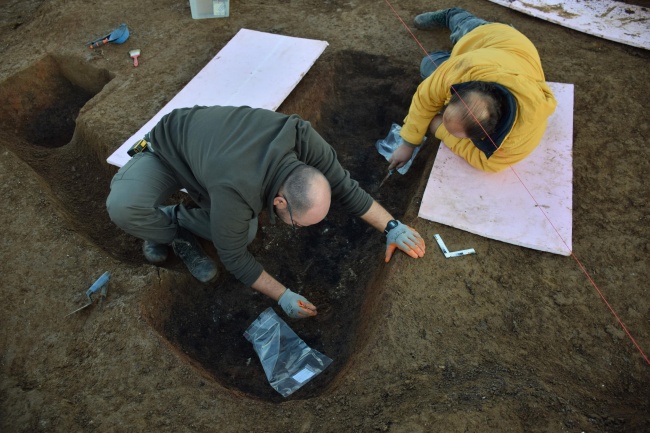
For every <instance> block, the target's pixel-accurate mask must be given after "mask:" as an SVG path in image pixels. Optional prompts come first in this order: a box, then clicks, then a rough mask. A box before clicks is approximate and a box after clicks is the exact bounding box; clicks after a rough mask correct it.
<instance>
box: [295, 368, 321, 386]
mask: <svg viewBox="0 0 650 433" xmlns="http://www.w3.org/2000/svg"><path fill="white" fill-rule="evenodd" d="M314 374H316V373H314V372H313V371H311V370H310V369H309V368H303V369H302V370H300V371H299V372H298V373H296V374H294V375H293V377H292V379H293V380H295V381H296V382H299V383H303V382H304V381H306V380H307V379H309V378H310V377H313V376H314Z"/></svg>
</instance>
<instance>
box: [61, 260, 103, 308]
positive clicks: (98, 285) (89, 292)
mask: <svg viewBox="0 0 650 433" xmlns="http://www.w3.org/2000/svg"><path fill="white" fill-rule="evenodd" d="M110 278H111V273H110V272H109V271H106V272H104V273H103V274H102V276H101V277H99V278H97V281H95V282H94V283H93V285H92V286H90V288H89V289H88V290H86V298H88V302H87V303H86V304H85V305H83V306H82V307H79V308H77V309H76V310H74V311H73V312H72V313H70V314H68V315H66V316H65V317H68V316H70V315H72V314H74V313H76V312H77V311H81V310H83V309H84V308H86V307H88V306H90V305H92V303H93V294H94V293H97V291H98V290H99V289H101V292H100V294H99V302H100V303H101V302H102V301H103V300H104V299H106V292H107V290H108V280H110Z"/></svg>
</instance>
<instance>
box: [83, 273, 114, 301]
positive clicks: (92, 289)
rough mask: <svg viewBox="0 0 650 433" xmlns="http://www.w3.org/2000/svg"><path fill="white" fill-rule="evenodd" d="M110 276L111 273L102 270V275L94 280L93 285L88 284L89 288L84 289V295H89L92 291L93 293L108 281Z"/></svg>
mask: <svg viewBox="0 0 650 433" xmlns="http://www.w3.org/2000/svg"><path fill="white" fill-rule="evenodd" d="M110 278H111V273H110V272H109V271H106V272H104V273H103V274H102V276H101V277H99V278H97V281H95V282H94V283H93V285H92V286H90V289H88V290H87V291H86V295H88V296H90V295H92V294H93V293H95V292H96V291H97V290H99V289H101V288H102V287H103V286H104V285H105V284H106V283H108V280H109V279H110Z"/></svg>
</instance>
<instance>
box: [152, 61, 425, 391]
mask: <svg viewBox="0 0 650 433" xmlns="http://www.w3.org/2000/svg"><path fill="white" fill-rule="evenodd" d="M323 63H324V64H325V65H323V64H322V63H321V64H319V67H317V68H315V69H314V70H312V71H311V72H310V73H309V74H308V75H307V76H306V77H305V78H304V79H303V81H302V82H301V84H300V85H299V86H298V87H297V88H296V90H295V91H294V92H293V94H292V96H291V97H290V98H289V99H288V100H287V101H286V102H285V103H284V105H283V106H282V107H280V110H279V111H281V112H285V113H298V114H300V115H301V116H302V117H303V118H305V119H308V120H310V121H311V122H312V124H313V125H314V126H315V128H316V129H317V130H318V131H319V132H320V133H321V135H323V137H324V138H325V139H326V140H327V141H328V142H329V143H331V144H332V145H333V147H334V148H335V149H336V151H337V154H338V158H339V161H340V162H341V164H342V165H343V167H345V168H346V169H348V170H349V171H350V172H351V175H352V178H354V179H356V180H357V181H359V183H360V185H361V187H362V188H364V189H365V190H366V191H369V192H370V193H371V195H373V197H374V198H375V199H376V200H378V201H379V202H380V203H381V204H382V205H383V206H384V207H386V208H387V209H388V210H389V212H391V213H392V214H393V215H394V216H395V217H396V218H402V217H403V215H404V212H405V211H406V209H407V207H408V206H409V205H410V204H411V202H412V201H413V200H414V199H416V198H415V197H414V193H415V191H416V189H417V188H418V186H419V183H420V182H419V180H420V178H421V176H422V172H423V168H424V166H425V165H426V163H427V159H430V157H431V152H430V149H427V148H425V149H424V150H423V152H421V153H420V157H419V158H418V159H417V160H416V162H415V163H414V165H413V167H412V168H411V170H410V171H409V173H407V174H406V175H405V176H401V175H394V176H392V177H391V178H390V179H389V180H388V181H387V182H386V183H385V184H384V185H383V186H382V187H381V189H380V190H378V191H377V187H378V186H379V183H380V182H381V180H382V178H383V177H384V176H385V174H386V173H387V162H386V160H385V159H384V158H383V157H382V156H380V155H379V154H378V153H377V151H376V150H375V147H374V143H375V141H376V140H377V139H379V138H382V137H384V136H385V135H386V134H387V132H388V130H389V129H390V125H391V123H392V122H396V123H401V121H402V119H403V117H404V115H405V113H406V111H407V109H408V106H409V103H410V100H411V96H412V94H413V92H414V91H415V89H416V87H417V85H418V78H417V71H415V69H414V68H407V67H403V66H400V65H395V64H392V63H391V62H390V60H389V59H387V58H385V57H377V56H372V55H369V54H365V53H359V52H344V53H339V54H338V55H336V56H334V57H332V58H330V59H325V60H324V61H323ZM405 77H407V78H405ZM409 77H412V78H409ZM384 250H385V237H384V236H383V235H382V234H381V233H379V232H378V231H377V230H375V229H373V228H372V227H370V226H368V225H367V224H366V223H364V222H363V221H362V220H361V219H359V218H356V217H353V216H351V215H348V214H347V213H346V212H345V211H344V209H342V208H341V207H340V206H339V205H338V204H337V203H336V202H334V203H333V204H332V208H331V211H330V213H329V214H328V216H327V218H326V219H325V220H324V221H323V222H321V223H319V224H317V225H315V226H312V227H305V228H299V229H298V231H297V232H296V233H295V234H294V232H293V231H292V230H291V227H289V226H287V225H285V224H276V225H271V224H269V222H268V215H266V214H265V213H262V214H261V215H260V229H259V230H258V235H257V238H256V239H255V240H254V241H253V243H252V244H251V246H250V251H251V252H252V253H253V255H254V256H255V257H256V258H257V259H258V260H259V261H260V262H261V263H262V265H263V266H264V268H265V270H266V271H267V272H269V273H270V274H271V275H273V276H275V277H276V278H277V279H278V280H279V281H281V282H282V283H284V284H286V285H288V286H289V287H290V288H291V289H292V290H294V291H297V292H299V293H301V294H303V295H304V296H306V297H307V298H308V299H309V300H310V301H311V302H313V303H314V304H315V305H316V306H317V307H318V315H317V316H316V317H314V318H310V319H306V320H291V319H288V318H287V317H286V315H285V314H284V313H283V312H282V310H281V308H280V307H279V306H278V305H275V303H274V302H273V301H271V300H270V299H268V298H267V297H265V296H264V295H261V294H259V293H257V292H255V291H254V290H253V289H250V288H248V287H245V286H244V285H242V284H241V283H239V282H238V281H236V280H235V279H234V278H233V277H232V276H230V275H229V274H228V273H227V272H223V273H222V277H221V278H220V280H219V281H218V282H217V283H216V284H214V285H211V286H204V285H201V284H200V283H198V282H197V281H196V280H194V279H192V278H191V277H190V276H189V274H187V272H185V271H184V269H183V268H182V266H174V268H173V272H169V273H163V274H162V275H163V278H162V281H161V284H160V286H159V287H157V288H156V289H155V290H156V291H157V293H156V294H155V296H147V298H146V299H145V300H143V303H142V310H143V312H144V315H145V317H147V318H148V320H149V321H150V323H151V324H152V326H153V327H154V328H155V329H156V330H157V331H158V332H159V333H160V334H161V335H162V336H163V337H164V338H165V339H167V340H168V341H169V342H170V343H171V345H172V347H173V348H174V350H176V351H177V352H178V353H179V354H181V356H183V357H186V359H187V360H188V361H189V362H191V363H192V364H193V365H195V366H197V367H198V368H199V369H201V371H202V372H204V373H205V375H206V377H209V378H212V379H214V380H216V381H217V382H218V383H219V384H221V385H222V386H224V387H226V388H228V389H230V390H232V391H233V392H236V393H243V394H244V395H247V396H249V397H253V398H257V399H262V400H268V401H274V402H279V401H284V400H285V399H284V398H282V397H281V396H280V395H279V394H278V393H277V392H276V391H275V390H273V389H272V388H271V387H270V385H269V384H268V381H267V380H266V377H265V375H264V372H263V370H262V367H261V364H260V362H259V359H258V357H257V355H256V353H255V352H254V351H253V348H252V345H251V344H250V343H249V342H248V341H247V340H246V339H245V338H244V337H243V333H244V331H245V330H246V328H247V327H248V326H249V325H250V324H251V323H252V321H253V320H254V319H255V318H256V317H257V316H258V315H259V314H260V313H261V312H262V311H264V310H265V309H266V308H268V307H273V308H274V309H275V310H276V312H277V313H278V314H279V315H280V316H281V317H282V318H283V319H284V320H285V321H287V323H288V324H289V326H290V327H291V328H292V329H293V330H294V331H295V332H296V333H297V334H298V335H299V336H300V337H301V338H302V339H303V340H304V341H305V342H306V343H307V344H308V345H309V346H310V347H312V348H314V349H316V350H318V351H320V352H322V353H324V354H325V355H327V356H328V357H330V358H332V359H333V363H332V364H331V365H330V366H329V367H328V368H327V369H326V370H325V371H324V372H323V373H322V374H320V375H319V376H317V377H316V378H315V379H314V380H312V381H311V382H309V383H308V384H307V385H305V386H304V387H303V388H301V389H300V390H298V391H297V392H296V393H294V394H293V395H292V396H290V397H289V399H307V398H311V397H315V396H318V395H320V394H322V393H323V392H325V391H326V390H327V389H328V388H329V387H331V386H334V384H335V383H336V379H337V377H338V376H339V375H340V374H341V372H343V371H345V366H346V365H347V363H348V362H349V360H350V358H351V356H352V355H353V354H354V353H355V352H356V351H357V350H358V348H359V345H361V344H363V340H364V339H363V333H366V332H381V331H380V330H375V329H373V327H372V326H371V327H370V328H369V327H368V326H367V323H370V322H373V323H374V322H375V320H374V319H373V317H371V316H372V315H373V313H374V308H373V302H370V301H368V300H367V299H366V297H367V295H368V294H369V293H373V292H374V294H376V293H377V290H376V289H377V287H380V285H381V281H380V279H381V278H380V277H379V276H380V274H381V271H382V270H383V269H384V266H383V263H384V260H383V256H384ZM398 254H402V253H400V252H398ZM176 264H177V265H178V263H176ZM151 299H156V301H155V302H154V303H152V301H151Z"/></svg>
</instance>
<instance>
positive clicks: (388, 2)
mask: <svg viewBox="0 0 650 433" xmlns="http://www.w3.org/2000/svg"><path fill="white" fill-rule="evenodd" d="M384 1H385V2H386V4H387V5H388V7H390V8H391V10H392V11H393V13H394V14H395V16H396V17H397V19H398V20H399V21H400V22H401V23H402V25H403V26H404V28H406V30H407V31H408V32H409V34H410V35H411V37H412V38H413V39H414V40H415V42H416V43H417V44H418V45H419V46H420V48H421V49H422V51H423V52H424V53H425V54H426V56H427V57H428V58H429V60H430V61H431V63H433V64H434V65H435V66H436V68H437V67H438V66H439V65H438V64H437V63H436V62H435V60H433V58H432V57H431V56H430V55H429V52H428V51H427V50H426V49H425V48H424V46H423V45H422V43H421V42H420V41H419V40H418V38H417V37H416V36H415V34H414V33H413V31H412V30H411V29H410V28H409V26H408V25H407V24H406V23H405V22H404V20H403V19H402V17H400V16H399V14H398V13H397V11H396V10H395V8H394V7H393V5H392V4H391V3H390V1H389V0H384ZM451 89H452V90H453V91H454V92H455V93H456V95H457V96H458V97H459V99H460V100H461V101H462V103H463V104H464V105H465V108H466V109H467V111H468V112H469V113H470V114H471V116H472V117H473V118H474V121H475V122H476V123H477V124H478V125H479V126H480V127H481V129H482V130H483V132H484V133H485V135H486V136H487V137H488V138H489V140H490V142H491V143H492V145H493V146H494V147H495V148H496V151H495V153H496V152H498V151H500V150H501V149H500V148H499V147H498V146H497V145H496V143H495V142H494V140H492V137H491V136H490V134H488V133H487V131H486V130H485V128H483V125H481V122H479V121H478V119H477V118H476V116H475V115H474V113H473V112H472V110H470V108H469V106H468V105H467V104H466V103H465V101H463V98H461V97H460V95H458V92H457V91H456V89H455V88H454V86H453V85H452V86H451ZM508 166H509V167H510V170H512V172H513V173H514V174H515V176H516V177H517V179H518V180H519V182H521V184H522V186H523V187H524V189H525V190H526V192H527V193H528V195H529V196H530V198H531V199H532V200H533V202H534V203H535V205H536V207H537V209H539V210H540V212H542V215H544V218H546V220H547V221H548V222H549V224H550V225H551V227H553V230H554V231H555V233H556V234H557V236H558V237H559V238H560V240H561V241H562V243H563V244H564V246H565V247H566V249H567V251H569V253H570V255H571V257H572V258H573V260H574V261H575V262H576V263H577V264H578V266H579V267H580V269H581V270H582V273H583V274H584V275H585V276H586V277H587V279H588V280H589V282H590V283H591V285H592V286H593V287H594V289H596V291H597V292H598V295H600V298H601V299H602V300H603V302H605V305H607V308H609V311H611V313H612V314H613V315H614V317H615V318H616V320H617V321H618V323H619V324H620V325H621V327H622V328H623V330H624V331H625V333H626V334H627V336H628V337H629V338H630V340H632V343H634V346H636V348H637V350H638V351H639V353H641V356H643V358H644V359H645V361H646V363H648V364H649V365H650V360H649V359H648V357H647V356H646V354H645V353H644V352H643V349H641V346H639V344H638V343H637V342H636V340H635V339H634V337H633V336H632V334H630V331H628V329H627V327H626V326H625V324H624V323H623V321H622V320H621V319H620V317H619V316H618V314H616V311H614V308H613V307H612V306H611V304H610V303H609V302H608V301H607V299H606V298H605V295H604V294H603V292H602V291H601V290H600V289H599V288H598V285H597V284H596V282H595V281H594V280H593V278H591V275H589V272H587V269H585V267H584V266H583V265H582V263H581V262H580V260H578V257H577V256H576V255H575V254H574V253H573V251H572V250H571V248H570V247H569V245H568V244H567V243H566V241H565V240H564V239H563V238H562V236H561V235H560V232H559V231H558V229H557V228H556V227H555V224H553V222H552V221H551V220H550V218H549V217H548V215H547V214H546V212H544V210H543V209H542V207H541V206H540V205H539V203H538V202H537V200H536V199H535V197H534V196H533V194H532V193H531V192H530V190H529V189H528V187H527V186H526V184H525V183H524V181H523V180H522V179H521V177H520V176H519V174H518V173H517V172H516V171H515V169H514V167H513V166H512V165H511V164H508Z"/></svg>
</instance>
